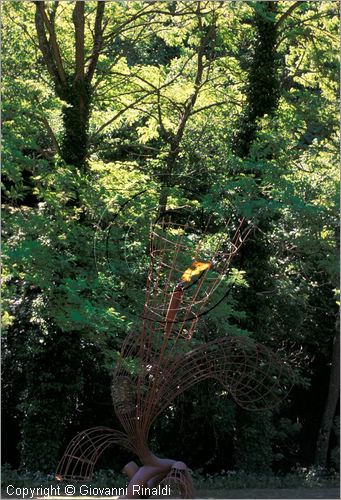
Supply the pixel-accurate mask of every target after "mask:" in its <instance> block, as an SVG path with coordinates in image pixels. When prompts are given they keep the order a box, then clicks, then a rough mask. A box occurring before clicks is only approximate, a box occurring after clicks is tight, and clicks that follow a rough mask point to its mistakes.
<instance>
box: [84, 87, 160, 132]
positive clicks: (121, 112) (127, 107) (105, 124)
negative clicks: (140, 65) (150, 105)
mask: <svg viewBox="0 0 341 500" xmlns="http://www.w3.org/2000/svg"><path fill="white" fill-rule="evenodd" d="M153 92H154V91H149V92H146V93H145V94H144V95H143V96H142V97H140V98H139V99H137V100H136V101H134V102H132V103H131V104H128V105H127V106H125V107H124V108H123V109H121V110H120V111H118V112H117V113H116V115H114V116H113V117H112V118H110V120H108V121H107V122H105V123H103V125H101V126H100V127H99V128H98V129H97V130H96V131H95V132H94V133H93V134H92V136H91V137H90V141H91V140H92V139H93V138H94V137H96V136H97V135H98V134H100V132H102V130H103V129H104V128H105V127H107V126H108V125H110V124H111V123H112V122H114V121H115V120H117V118H119V117H120V116H121V115H123V113H125V112H126V111H128V109H131V108H133V107H134V106H135V105H136V104H138V103H139V102H141V101H142V100H143V99H145V98H146V97H147V96H148V95H150V94H152V93H153Z"/></svg>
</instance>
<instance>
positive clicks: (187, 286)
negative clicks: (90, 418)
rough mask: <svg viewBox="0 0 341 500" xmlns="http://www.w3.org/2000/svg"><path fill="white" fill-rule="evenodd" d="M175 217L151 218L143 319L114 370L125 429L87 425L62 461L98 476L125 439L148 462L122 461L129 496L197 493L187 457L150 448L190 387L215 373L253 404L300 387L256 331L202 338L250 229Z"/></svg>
mask: <svg viewBox="0 0 341 500" xmlns="http://www.w3.org/2000/svg"><path fill="white" fill-rule="evenodd" d="M176 220H177V215H176V213H165V214H163V216H162V217H159V218H158V220H157V221H156V222H155V223H154V224H153V225H152V228H151V244H150V268H149V273H148V279H147V286H146V299H145V304H144V311H143V314H142V317H141V323H140V328H139V330H138V331H132V332H131V333H130V334H129V335H128V336H127V338H126V339H125V341H124V344H123V347H122V350H121V354H120V358H119V360H118V363H117V365H116V368H115V371H114V375H113V380H112V388H111V393H112V401H113V405H114V408H115V413H116V415H117V417H118V419H119V421H120V423H121V425H122V427H123V429H124V432H120V431H116V430H113V429H109V428H105V427H94V428H92V429H88V430H86V431H83V432H81V433H79V434H78V435H77V436H76V437H75V438H74V439H73V440H72V441H71V442H70V444H69V446H68V448H67V449H66V451H65V453H64V456H63V457H62V459H61V461H60V463H59V465H58V469H57V476H56V477H57V478H58V479H65V480H90V479H91V476H92V473H93V470H94V467H95V464H96V462H97V460H98V458H99V456H100V455H101V454H102V453H103V451H104V450H105V449H106V448H108V447H109V446H112V445H114V444H119V445H121V446H123V447H124V448H126V449H127V450H129V451H130V452H131V453H133V454H134V455H136V456H137V457H138V458H139V460H140V462H141V463H142V466H141V467H138V466H137V465H136V464H135V463H134V462H130V463H129V464H127V465H126V466H125V468H124V469H123V470H124V472H125V473H126V474H127V475H128V478H129V479H130V482H129V485H128V487H127V493H126V497H127V498H135V497H138V496H139V489H138V487H140V486H142V487H146V488H152V487H153V486H155V485H157V484H159V486H162V485H163V486H164V485H168V486H169V488H170V490H171V491H172V492H173V493H172V494H175V495H180V497H181V498H193V485H192V481H191V478H190V474H189V471H188V469H187V467H186V465H185V464H183V463H182V462H177V461H176V460H170V459H165V458H158V457H156V456H155V455H154V454H153V453H152V452H151V450H150V449H149V445H148V436H149V432H150V429H151V425H152V423H153V422H154V420H155V418H156V417H157V416H158V415H160V414H161V413H162V412H163V411H164V410H165V409H166V408H167V407H169V405H170V404H171V402H172V401H173V400H174V399H175V398H176V397H177V396H178V395H180V394H181V393H183V392H184V391H185V390H186V389H188V388H189V387H191V386H193V385H194V384H196V383H198V382H200V381H203V380H206V379H209V378H211V379H215V380H216V381H218V382H219V383H220V384H222V386H223V387H224V388H225V390H226V391H228V392H229V394H230V395H231V397H232V398H233V399H234V400H235V401H236V402H237V403H238V404H239V405H240V406H242V407H243V408H245V409H248V410H261V409H265V408H270V407H272V406H274V405H276V404H277V403H278V402H279V401H280V400H281V399H282V398H284V397H285V395H286V394H287V393H288V391H289V390H290V388H291V380H292V377H291V371H290V368H289V367H288V366H287V365H286V364H285V363H284V362H283V361H281V359H280V358H279V357H278V356H276V355H275V354H274V353H273V352H272V351H271V350H269V349H268V348H266V347H264V346H263V345H260V344H257V343H255V342H254V341H253V340H252V339H250V338H246V337H240V336H226V337H223V338H218V339H216V340H212V341H210V342H206V343H204V342H199V341H196V342H195V345H193V344H194V343H193V340H192V339H193V334H194V332H195V331H196V329H197V327H198V323H199V321H200V318H201V317H202V316H203V315H204V314H207V312H209V311H210V310H211V309H212V307H213V306H212V302H214V301H216V296H217V290H218V287H222V283H223V282H225V283H226V277H227V274H228V270H229V268H230V264H231V260H232V258H233V257H234V255H235V254H236V253H237V252H238V250H239V248H240V246H241V245H242V243H243V241H244V240H245V238H246V236H247V234H248V232H249V229H246V230H245V229H242V228H243V224H242V223H241V224H239V226H238V227H237V228H236V229H235V231H234V234H233V236H232V238H228V237H227V236H226V235H227V234H228V226H226V227H225V228H224V231H223V233H225V234H223V233H222V232H220V233H216V234H211V233H209V232H207V231H201V232H200V231H196V230H194V229H193V221H192V219H191V217H188V218H187V220H186V222H185V223H181V222H176ZM223 297H224V296H223ZM215 303H217V302H215ZM150 493H151V494H152V489H151V490H150Z"/></svg>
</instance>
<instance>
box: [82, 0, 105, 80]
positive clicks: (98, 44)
mask: <svg viewBox="0 0 341 500" xmlns="http://www.w3.org/2000/svg"><path fill="white" fill-rule="evenodd" d="M104 7H105V2H103V1H102V2H97V10H96V19H95V34H94V45H93V49H92V54H91V58H90V63H89V66H88V69H87V72H86V79H87V80H88V81H89V82H91V80H92V78H93V76H94V73H95V69H96V66H97V62H98V58H99V54H100V52H101V49H102V44H103V32H104V27H102V22H103V15H104Z"/></svg>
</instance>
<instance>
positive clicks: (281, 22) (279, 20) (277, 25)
mask: <svg viewBox="0 0 341 500" xmlns="http://www.w3.org/2000/svg"><path fill="white" fill-rule="evenodd" d="M301 3H306V2H305V0H298V1H297V2H294V3H293V4H292V5H290V7H289V8H288V9H287V10H286V11H285V12H284V13H283V14H282V15H281V17H280V18H279V19H278V21H277V23H276V24H275V28H276V29H278V28H279V27H280V26H281V24H283V23H284V21H285V20H286V18H287V17H289V16H290V15H291V14H292V12H293V11H294V10H295V9H297V7H299V6H300V5H301Z"/></svg>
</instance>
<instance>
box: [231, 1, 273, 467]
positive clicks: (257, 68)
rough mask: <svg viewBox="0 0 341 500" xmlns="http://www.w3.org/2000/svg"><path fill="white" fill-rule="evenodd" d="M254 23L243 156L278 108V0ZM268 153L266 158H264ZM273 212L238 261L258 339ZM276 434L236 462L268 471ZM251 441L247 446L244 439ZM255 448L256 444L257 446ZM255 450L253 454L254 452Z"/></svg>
mask: <svg viewBox="0 0 341 500" xmlns="http://www.w3.org/2000/svg"><path fill="white" fill-rule="evenodd" d="M254 9H255V10H254V15H253V22H252V25H253V26H255V38H254V44H253V47H252V51H253V52H252V59H251V63H250V66H249V68H248V81H247V86H246V95H247V101H246V105H245V109H244V112H243V113H242V115H241V117H240V119H239V123H238V130H237V132H236V134H235V137H234V141H233V150H234V153H235V154H236V156H238V157H239V158H243V159H244V158H245V159H247V157H249V155H250V153H251V148H252V145H253V142H254V140H255V138H256V133H257V130H258V128H259V125H258V122H259V119H261V118H262V117H264V116H265V115H270V116H271V115H272V114H273V113H274V111H275V110H276V107H277V104H278V97H279V81H278V59H277V56H276V48H275V47H276V40H277V28H276V18H275V15H276V12H277V3H276V2H256V4H255V5H254ZM268 159H269V158H265V161H266V160H268ZM250 163H251V162H250V161H248V167H247V169H244V170H243V174H245V173H246V174H248V175H250V177H252V178H253V179H254V182H255V189H254V202H255V207H257V204H259V205H260V206H263V207H266V203H267V200H266V198H265V196H264V194H263V192H262V180H263V179H262V178H263V176H262V172H261V169H260V168H259V166H258V164H257V163H258V162H257V161H254V168H252V166H251V167H250V166H249V165H250ZM272 217H274V214H273V213H271V212H269V211H268V210H264V209H263V210H260V209H259V208H257V209H255V212H254V222H255V226H256V228H255V230H254V232H253V234H252V235H250V237H249V238H248V240H247V241H246V243H245V244H244V245H243V247H242V249H241V251H240V254H239V266H240V267H241V268H242V269H243V270H244V271H246V278H247V282H248V284H249V287H248V288H246V289H244V290H243V291H241V292H240V296H239V300H240V303H241V304H242V307H243V309H244V310H245V311H246V313H247V316H246V319H245V321H244V322H243V327H244V328H246V329H247V330H249V331H250V332H253V333H254V334H255V337H256V338H258V339H261V338H262V334H263V331H264V326H265V320H266V319H267V317H271V314H269V312H270V311H269V307H270V306H271V303H270V302H269V300H268V298H267V295H266V291H267V290H268V289H269V288H271V283H270V282H269V280H271V266H270V262H269V259H270V248H269V245H268V242H267V233H268V232H269V229H270V221H271V218H272ZM270 422H271V412H270V413H267V414H266V415H260V416H259V419H258V420H257V427H259V428H260V429H262V428H267V427H268V426H269V425H270ZM239 427H240V428H239V430H238V434H239V435H240V436H248V438H249V437H250V436H254V439H255V443H256V442H259V439H260V436H259V435H256V434H257V432H256V431H255V427H254V424H253V423H252V422H248V419H247V418H246V419H245V420H243V419H242V420H241V422H240V426H239ZM271 441H272V436H271V433H270V432H268V433H265V434H264V433H263V434H262V446H261V447H258V448H257V447H256V448H257V453H256V455H255V456H256V458H255V460H254V461H252V460H251V462H248V463H244V462H243V460H242V459H241V457H243V456H248V455H249V449H248V448H249V446H250V444H249V439H240V440H239V442H238V451H237V453H236V461H237V464H238V466H239V467H241V468H245V467H246V468H247V470H249V471H257V472H259V471H262V472H267V471H268V470H270V469H271V464H272V453H271ZM246 442H247V443H248V444H247V446H246V447H244V445H245V443H246ZM256 448H255V449H256ZM251 455H252V454H251Z"/></svg>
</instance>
